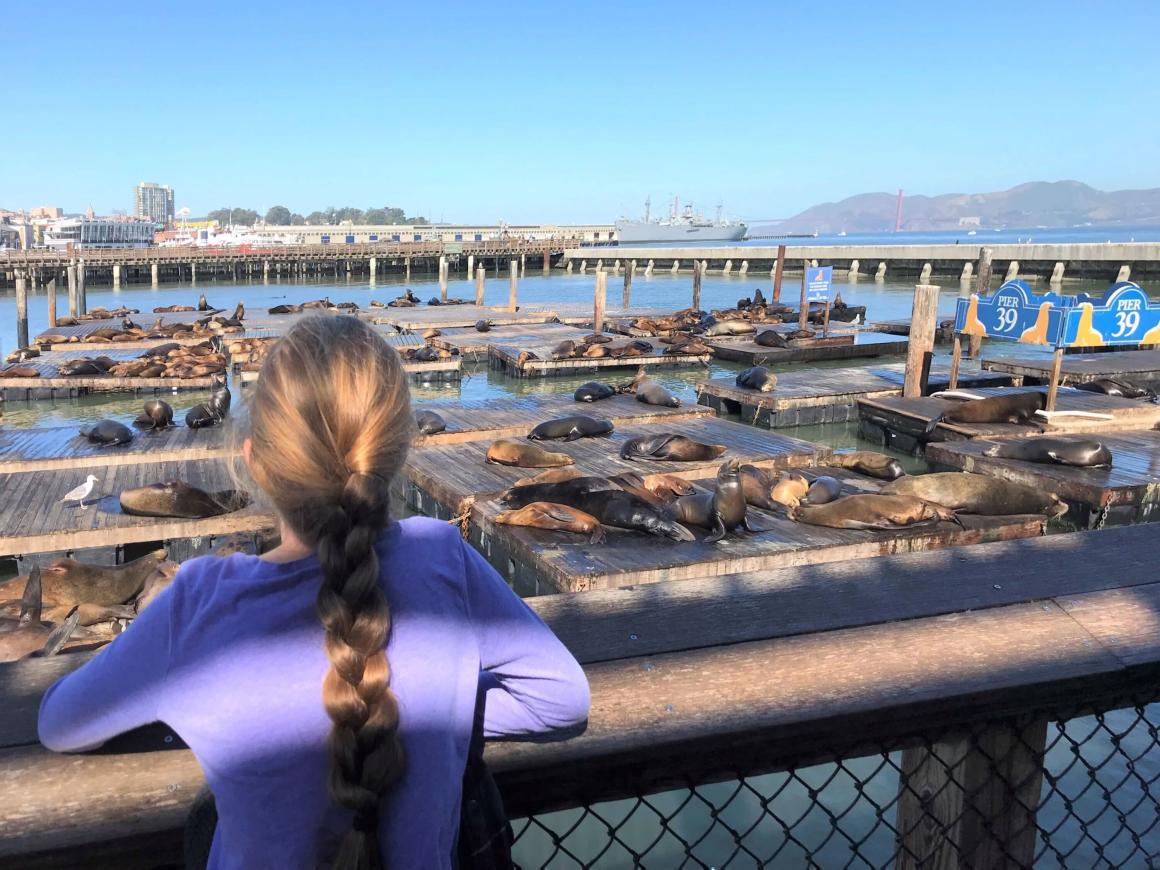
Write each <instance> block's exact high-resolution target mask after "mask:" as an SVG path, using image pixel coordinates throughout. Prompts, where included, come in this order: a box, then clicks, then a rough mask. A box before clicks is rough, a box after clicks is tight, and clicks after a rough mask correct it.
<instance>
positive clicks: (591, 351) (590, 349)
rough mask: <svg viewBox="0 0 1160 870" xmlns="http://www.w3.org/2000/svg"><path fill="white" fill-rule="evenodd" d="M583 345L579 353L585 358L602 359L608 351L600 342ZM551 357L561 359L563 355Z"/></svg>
mask: <svg viewBox="0 0 1160 870" xmlns="http://www.w3.org/2000/svg"><path fill="white" fill-rule="evenodd" d="M583 347H584V352H583V353H582V354H581V356H582V357H584V358H585V359H604V358H605V357H606V356H608V354H609V352H610V351H609V350H608V348H606V347H605V346H604V345H602V344H589V345H584V346H583ZM621 355H623V354H621ZM553 359H563V357H553Z"/></svg>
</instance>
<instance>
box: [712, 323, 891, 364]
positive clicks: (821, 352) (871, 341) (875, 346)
mask: <svg viewBox="0 0 1160 870" xmlns="http://www.w3.org/2000/svg"><path fill="white" fill-rule="evenodd" d="M818 332H819V336H820V334H821V331H820V330H819V331H818ZM832 332H833V330H832ZM831 337H834V336H833V335H832V336H831ZM837 337H840V338H842V339H843V341H842V342H841V343H832V344H830V343H823V344H815V345H810V346H807V345H806V344H804V343H803V344H802V345H800V346H796V347H789V348H782V347H762V346H761V345H759V344H757V343H756V342H754V341H753V339H752V338H748V339H744V340H738V338H737V337H732V338H730V337H725V338H720V337H719V338H707V339H705V343H706V344H707V345H709V347H711V348H713V352H714V353H715V354H716V356H717V358H718V359H723V360H729V361H730V362H738V363H741V364H743V365H747V366H756V365H776V364H778V363H787V362H820V361H822V360H834V359H858V358H860V357H876V356H891V355H894V354H903V353H906V346H907V343H908V341H909V339H906V338H899V337H898V336H894V335H888V334H886V333H881V332H858V333H855V334H854V335H853V341H850V338H851V336H850V333H849V332H837ZM807 341H811V340H809V339H807Z"/></svg>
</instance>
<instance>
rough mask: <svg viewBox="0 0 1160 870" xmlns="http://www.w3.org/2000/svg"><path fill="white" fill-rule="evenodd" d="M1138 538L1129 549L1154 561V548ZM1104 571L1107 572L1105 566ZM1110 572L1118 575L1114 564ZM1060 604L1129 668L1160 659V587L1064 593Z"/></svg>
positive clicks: (1100, 564) (1110, 564)
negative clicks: (1150, 557) (1150, 547)
mask: <svg viewBox="0 0 1160 870" xmlns="http://www.w3.org/2000/svg"><path fill="white" fill-rule="evenodd" d="M1145 543H1146V542H1145V540H1144V539H1142V538H1140V537H1137V538H1135V539H1133V540H1132V541H1130V542H1125V549H1129V550H1131V552H1132V553H1133V554H1136V555H1138V556H1143V557H1145V558H1146V557H1148V556H1150V555H1151V556H1152V557H1153V558H1154V555H1155V553H1156V552H1157V551H1156V550H1155V549H1154V548H1152V549H1149V548H1148V547H1147V546H1145ZM1091 564H1094V565H1099V567H1100V570H1101V571H1102V570H1105V569H1104V567H1103V563H1100V562H1093V563H1091ZM1107 570H1110V571H1113V572H1115V571H1117V570H1118V568H1117V566H1116V565H1115V563H1114V562H1112V563H1108V569H1107ZM1056 601H1057V602H1058V604H1059V606H1060V607H1062V608H1063V610H1064V611H1065V612H1066V613H1067V615H1068V616H1070V617H1071V618H1072V619H1074V620H1075V621H1076V622H1077V623H1078V624H1079V625H1081V626H1082V627H1083V628H1084V629H1085V630H1086V631H1088V632H1089V633H1090V634H1091V635H1092V637H1094V638H1096V639H1097V640H1098V641H1099V643H1100V644H1101V645H1102V646H1104V647H1105V648H1106V649H1109V650H1111V651H1112V653H1114V654H1115V656H1116V658H1118V659H1119V660H1120V661H1122V662H1123V663H1124V664H1125V665H1129V666H1132V665H1146V664H1149V663H1151V662H1154V661H1156V660H1157V658H1160V616H1158V615H1157V614H1160V584H1158V583H1153V584H1150V585H1147V586H1135V587H1128V584H1124V586H1123V587H1122V588H1118V589H1108V590H1101V591H1093V592H1087V593H1076V594H1072V593H1066V592H1062V591H1061V592H1060V593H1059V594H1058V595H1057V597H1056Z"/></svg>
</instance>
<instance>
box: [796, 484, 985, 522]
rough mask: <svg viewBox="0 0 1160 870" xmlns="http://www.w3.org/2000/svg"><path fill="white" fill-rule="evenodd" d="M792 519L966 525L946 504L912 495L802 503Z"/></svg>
mask: <svg viewBox="0 0 1160 870" xmlns="http://www.w3.org/2000/svg"><path fill="white" fill-rule="evenodd" d="M789 518H790V519H791V520H794V521H795V522H799V523H809V524H810V525H814V526H828V527H829V528H831V529H864V530H870V529H905V528H909V527H910V526H918V525H929V524H932V523H937V522H939V521H946V522H952V523H955V524H957V525H959V526H962V521H961V520H959V518H958V517H956V516H955V512H954V511H953V510H951V509H950V508H948V507H944V506H943V505H938V504H934V503H932V502H929V501H923V500H922V499H920V498H915V497H914V496H909V495H878V494H870V493H863V494H859V495H848V496H846V497H845V498H840V499H837V500H836V501H832V502H830V503H829V504H822V505H798V506H797V507H795V508H791V509H790V512H789Z"/></svg>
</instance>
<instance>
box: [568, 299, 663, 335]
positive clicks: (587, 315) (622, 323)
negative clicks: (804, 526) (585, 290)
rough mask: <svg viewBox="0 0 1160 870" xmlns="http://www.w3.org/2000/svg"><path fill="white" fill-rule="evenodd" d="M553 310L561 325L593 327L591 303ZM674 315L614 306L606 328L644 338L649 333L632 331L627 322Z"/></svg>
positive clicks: (635, 306) (607, 316)
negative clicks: (639, 318)
mask: <svg viewBox="0 0 1160 870" xmlns="http://www.w3.org/2000/svg"><path fill="white" fill-rule="evenodd" d="M618 298H619V297H618ZM552 310H553V311H555V312H556V318H557V319H558V320H559V321H560V322H561V323H566V324H568V325H569V326H582V327H586V328H589V329H590V328H591V327H592V315H593V310H592V303H591V302H558V303H556V304H554V305H553V306H552ZM672 313H673V309H671V308H646V307H643V306H639V305H629V306H628V308H624V307H622V306H612V307H610V308H609V309H608V313H607V314H606V315H605V319H604V328H605V330H606V331H608V332H618V333H620V334H621V335H636V336H642V337H643V336H647V335H649V333H646V332H640V331H632V330H630V329H629V328H628V323H627V321H630V320H635V319H636V318H638V317H668V316H669V315H671V314H672Z"/></svg>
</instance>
